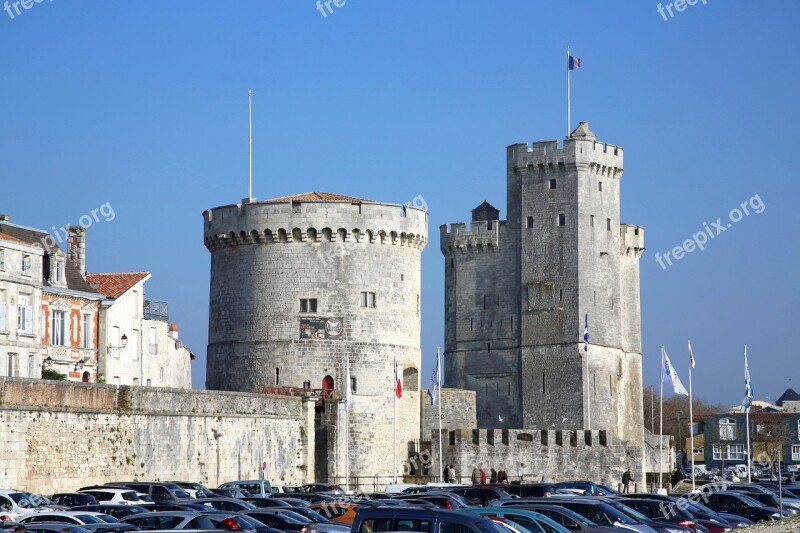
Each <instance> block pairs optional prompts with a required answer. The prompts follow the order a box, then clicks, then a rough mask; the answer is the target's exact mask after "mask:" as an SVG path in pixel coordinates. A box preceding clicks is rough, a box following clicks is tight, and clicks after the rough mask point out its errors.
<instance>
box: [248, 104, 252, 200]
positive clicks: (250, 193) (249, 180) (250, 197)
mask: <svg viewBox="0 0 800 533" xmlns="http://www.w3.org/2000/svg"><path fill="white" fill-rule="evenodd" d="M247 120H248V124H249V130H250V134H249V140H250V174H249V178H248V180H247V199H248V200H250V201H251V202H252V201H253V90H252V89H250V90H248V91H247Z"/></svg>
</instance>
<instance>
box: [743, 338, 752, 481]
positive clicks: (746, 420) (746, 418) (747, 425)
mask: <svg viewBox="0 0 800 533" xmlns="http://www.w3.org/2000/svg"><path fill="white" fill-rule="evenodd" d="M744 368H745V372H746V373H747V384H748V390H747V393H746V394H748V395H749V394H750V388H749V387H750V369H749V368H748V366H747V345H746V344H745V345H744ZM744 425H745V430H746V431H747V483H750V481H751V479H752V478H751V477H750V402H747V409H745V410H744Z"/></svg>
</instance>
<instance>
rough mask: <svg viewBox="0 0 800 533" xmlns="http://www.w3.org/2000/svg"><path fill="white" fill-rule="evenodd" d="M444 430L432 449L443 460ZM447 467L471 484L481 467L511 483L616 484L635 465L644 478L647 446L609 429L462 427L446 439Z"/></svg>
mask: <svg viewBox="0 0 800 533" xmlns="http://www.w3.org/2000/svg"><path fill="white" fill-rule="evenodd" d="M437 435H438V431H437V432H434V437H433V440H432V443H431V444H432V449H433V456H434V463H436V462H438V459H437V458H438V453H439V443H438V436H437ZM442 445H443V447H444V457H443V462H444V463H452V464H453V465H455V469H456V475H457V476H458V477H459V478H460V479H461V480H462V481H466V482H469V481H468V480H469V476H470V474H471V472H472V469H473V468H475V467H479V468H484V470H485V471H487V472H488V471H489V469H490V468H495V469H500V468H503V469H505V470H506V472H508V476H509V480H512V481H513V480H516V479H519V476H518V469H519V468H521V469H522V477H523V479H524V480H526V481H537V482H558V481H577V480H585V479H590V480H593V481H598V482H601V483H604V484H608V485H611V486H616V485H617V483H619V482H620V480H621V479H622V473H623V472H624V471H625V470H626V469H627V468H628V467H630V468H631V470H632V472H633V475H634V479H643V475H642V453H643V450H642V447H641V446H640V445H638V444H633V445H632V444H628V443H625V442H622V441H618V440H616V439H614V438H612V436H611V435H610V433H607V432H606V431H584V430H576V431H565V430H544V431H540V430H506V429H503V430H492V429H489V430H484V429H480V430H478V429H475V430H469V429H458V430H455V431H449V432H447V434H446V435H442Z"/></svg>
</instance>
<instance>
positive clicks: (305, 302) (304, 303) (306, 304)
mask: <svg viewBox="0 0 800 533" xmlns="http://www.w3.org/2000/svg"><path fill="white" fill-rule="evenodd" d="M300 312H301V313H316V312H317V299H316V298H300Z"/></svg>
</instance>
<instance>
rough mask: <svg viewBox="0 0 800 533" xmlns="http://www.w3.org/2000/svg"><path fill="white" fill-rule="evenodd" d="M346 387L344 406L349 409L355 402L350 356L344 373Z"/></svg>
mask: <svg viewBox="0 0 800 533" xmlns="http://www.w3.org/2000/svg"><path fill="white" fill-rule="evenodd" d="M344 379H345V385H344V386H345V389H344V408H345V410H347V409H348V408H349V407H350V404H351V403H353V387H352V386H351V385H350V358H349V357H348V358H347V370H345V374H344Z"/></svg>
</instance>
